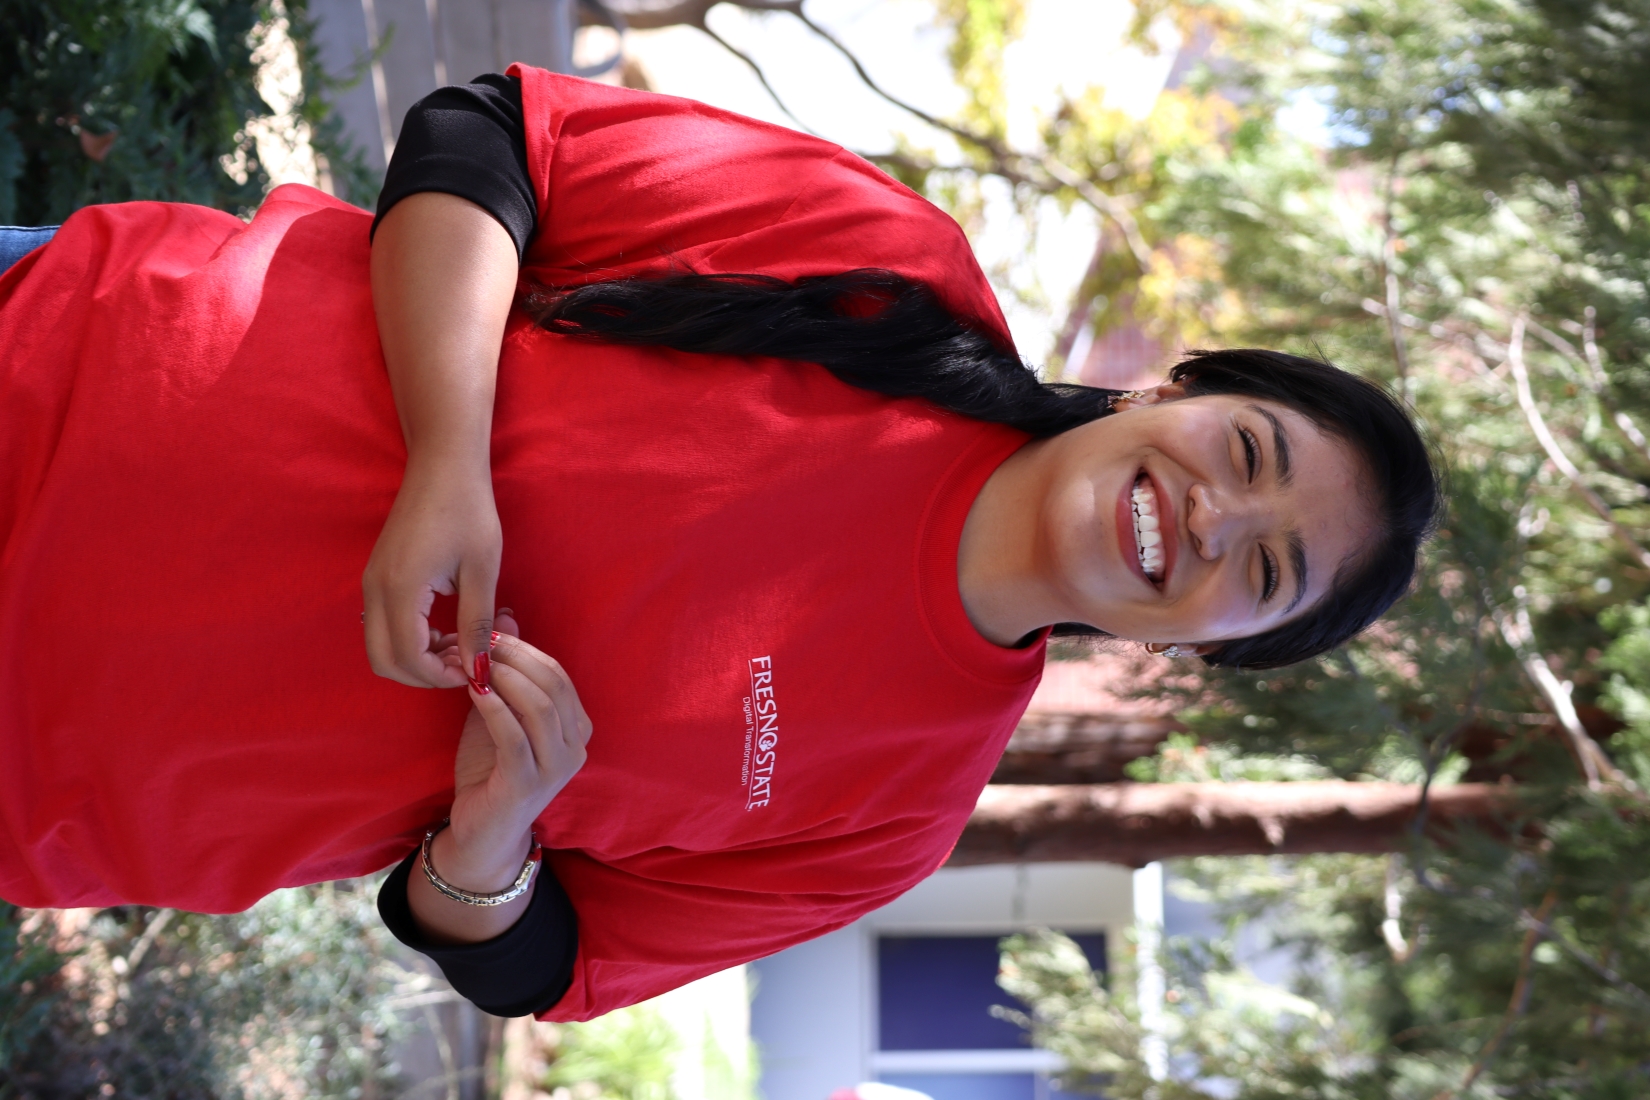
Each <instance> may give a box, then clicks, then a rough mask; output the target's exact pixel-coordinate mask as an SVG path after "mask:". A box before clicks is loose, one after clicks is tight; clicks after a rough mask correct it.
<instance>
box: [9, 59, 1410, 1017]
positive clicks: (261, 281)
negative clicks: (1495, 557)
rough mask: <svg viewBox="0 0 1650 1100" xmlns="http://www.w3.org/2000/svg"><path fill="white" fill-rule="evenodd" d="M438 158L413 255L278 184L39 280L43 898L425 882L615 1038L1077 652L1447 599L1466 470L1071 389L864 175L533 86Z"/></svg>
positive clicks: (118, 239)
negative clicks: (1077, 634)
mask: <svg viewBox="0 0 1650 1100" xmlns="http://www.w3.org/2000/svg"><path fill="white" fill-rule="evenodd" d="M518 81H519V83H517V82H518ZM455 97H456V98H455ZM466 97H468V98H466ZM501 134H502V135H505V136H504V137H502V138H501V137H500V136H499V135H501ZM512 135H514V136H512ZM444 137H445V138H447V139H450V140H447V141H445V142H444V141H443V138H444ZM489 148H490V149H492V152H491V153H488V152H487V151H486V150H487V149H489ZM476 150H479V152H477V151H476ZM396 159H397V165H398V166H397V167H396V168H394V169H392V172H391V176H390V179H389V180H388V181H387V183H386V188H385V199H384V201H383V202H382V203H381V205H380V209H381V211H383V213H382V214H381V220H380V221H379V223H378V225H377V232H376V237H375V239H374V240H373V243H372V245H371V248H370V252H369V249H368V244H367V237H368V225H367V224H366V217H365V215H363V214H361V213H360V212H358V211H355V210H353V209H352V208H348V207H346V206H344V204H342V203H338V202H336V201H333V200H331V199H328V198H327V197H325V196H322V195H319V194H318V193H316V192H314V191H311V190H308V189H303V188H281V189H278V190H277V191H275V192H273V193H272V194H271V196H270V197H269V199H268V201H267V202H266V203H265V205H264V206H263V208H262V209H261V210H260V211H259V213H258V216H257V217H256V218H255V219H254V220H253V222H252V223H251V225H249V226H243V225H242V224H241V223H239V222H237V221H235V220H234V219H232V218H229V217H227V216H226V215H222V214H218V213H215V212H211V211H205V210H200V209H197V208H190V207H179V206H169V205H162V204H129V205H127V206H121V207H103V208H91V209H88V210H85V211H82V212H80V213H78V214H76V215H75V217H73V218H71V219H70V220H69V221H68V222H67V223H66V224H65V225H64V227H63V229H62V230H61V231H60V233H59V234H58V236H57V237H56V238H54V239H53V241H52V243H51V244H50V245H49V246H48V247H46V248H44V249H41V250H39V251H36V252H33V253H31V254H30V255H29V256H27V257H25V258H24V259H23V260H21V261H19V262H18V264H17V265H16V266H15V267H14V268H13V269H12V270H11V271H10V272H8V273H7V274H6V275H4V276H3V277H0V346H3V347H5V348H6V349H7V351H6V354H5V357H4V359H3V361H0V371H3V373H0V417H4V430H0V470H4V471H6V476H5V477H4V479H3V483H0V532H5V539H6V541H5V551H4V557H3V558H0V647H3V648H4V652H5V654H6V656H7V658H8V660H7V661H6V662H5V665H4V671H3V672H0V677H4V679H3V681H0V821H3V824H4V828H0V896H5V897H6V898H8V899H10V900H14V901H17V902H19V903H22V904H27V905H91V904H112V903H115V902H132V903H143V904H163V905H177V906H181V907H187V908H193V909H200V910H208V911H211V910H231V909H236V908H240V907H243V906H245V905H248V904H250V903H251V902H252V901H254V900H256V899H257V898H258V897H260V896H261V895H262V894H264V893H266V892H268V891H269V890H271V889H274V888H277V887H280V886H286V885H294V884H298V883H304V882H313V881H317V880H320V879H326V878H334V877H344V876H351V875H359V874H364V873H367V872H370V871H372V870H375V869H377V868H380V867H383V866H385V865H387V864H389V863H391V862H393V861H394V860H396V859H398V858H402V857H405V858H404V859H403V862H402V864H401V866H399V867H398V868H397V870H396V872H395V873H394V874H393V875H392V876H391V877H390V879H389V880H388V881H387V883H386V885H385V888H384V892H383V893H382V894H381V896H380V908H381V910H382V911H383V912H384V915H385V917H386V920H387V921H388V922H389V924H390V926H391V927H392V929H394V930H395V931H396V934H397V935H398V936H401V937H402V938H403V939H404V940H406V941H407V942H409V943H412V944H413V945H414V946H417V947H418V948H419V949H420V950H425V951H426V952H428V953H430V954H431V955H433V956H434V957H436V958H437V959H438V961H440V962H441V964H442V966H443V968H444V969H445V970H447V972H448V974H449V976H450V977H452V978H453V980H454V984H455V985H456V986H458V987H459V988H460V989H461V990H462V991H464V992H466V994H467V995H469V996H471V997H472V998H473V999H475V1000H476V1001H477V1003H479V1004H481V1005H482V1006H483V1007H485V1008H488V1009H489V1010H490V1011H497V1012H501V1013H522V1012H536V1013H539V1014H541V1015H544V1016H547V1017H549V1018H555V1019H579V1018H587V1017H590V1016H593V1015H598V1014H600V1013H602V1012H605V1011H609V1010H611V1009H613V1008H616V1007H619V1006H621V1005H624V1004H628V1003H631V1002H633V1001H636V1000H639V999H641V998H643V997H647V996H651V995H653V994H656V993H658V992H661V991H663V990H664V989H668V988H671V987H673V986H675V985H678V984H680V983H682V982H684V981H688V980H691V979H693V978H695V977H699V976H701V975H703V974H706V973H710V972H712V971H715V970H717V969H720V968H723V967H726V966H729V965H732V964H734V963H737V962H740V961H744V960H748V959H751V958H757V957H760V956H762V955H766V954H769V953H771V952H773V951H777V950H780V949H782V948H784V947H786V946H789V945H790V944H793V943H796V942H799V941H800V940H803V939H806V938H809V937H811V936H815V935H819V934H821V933H823V932H826V931H829V930H831V929H833V928H836V927H840V926H841V925H843V924H846V923H848V922H849V921H851V920H853V919H855V918H857V917H858V916H859V915H861V914H863V913H865V912H867V911H868V910H870V909H872V908H875V907H877V906H879V905H881V904H884V903H886V902H887V901H889V900H891V899H892V898H893V897H895V896H897V895H898V894H899V893H901V892H902V891H903V890H905V889H907V888H909V887H910V886H911V885H912V884H914V883H915V882H917V881H919V880H920V879H921V878H923V877H924V876H926V875H927V874H929V873H930V872H931V871H932V870H933V869H934V868H935V867H936V866H938V864H939V863H941V862H942V861H943V860H944V858H945V856H946V855H947V853H948V851H949V849H950V846H951V844H952V843H953V842H954V840H955V838H956V836H957V834H958V832H959V831H960V829H961V827H962V825H963V823H964V822H965V821H966V819H967V815H968V813H969V811H970V809H971V808H972V806H973V803H974V800H975V798H976V796H977V794H978V792H979V790H980V788H981V787H982V786H983V785H984V783H985V782H986V780H987V779H988V777H989V775H990V773H991V770H992V768H993V766H994V764H995V762H996V759H997V757H998V755H999V754H1000V752H1001V750H1002V747H1003V745H1004V743H1005V742H1006V740H1007V738H1008V736H1009V734H1010V733H1011V732H1012V729H1013V727H1014V724H1015V722H1016V721H1017V719H1018V718H1019V715H1020V713H1021V712H1022V711H1023V709H1024V706H1025V703H1026V701H1027V700H1028V698H1029V696H1030V694H1031V691H1032V689H1033V687H1034V686H1035V684H1036V680H1037V677H1038V675H1039V673H1040V669H1041V666H1042V659H1043V644H1042V643H1043V640H1044V638H1045V637H1046V635H1047V628H1049V627H1050V626H1053V625H1056V624H1068V625H1069V624H1086V625H1087V627H1088V628H1097V629H1099V630H1103V631H1106V632H1108V633H1111V634H1114V635H1117V636H1120V637H1125V638H1131V639H1134V640H1137V641H1142V642H1146V643H1149V644H1151V645H1152V646H1154V647H1158V648H1173V649H1175V650H1177V651H1178V652H1184V653H1193V654H1197V655H1200V656H1202V657H1203V658H1204V659H1205V660H1210V661H1215V662H1220V663H1227V664H1238V665H1244V666H1247V667H1270V666H1272V665H1275V664H1279V663H1286V662H1287V661H1289V660H1297V659H1300V658H1302V657H1305V656H1309V655H1311V654H1313V653H1317V652H1321V651H1323V650H1324V649H1326V648H1328V647H1331V646H1333V645H1336V644H1338V643H1339V642H1341V641H1343V640H1345V639H1346V638H1348V637H1350V636H1351V635H1352V634H1355V633H1356V632H1357V631H1358V630H1361V629H1362V628H1363V627H1364V626H1366V625H1368V623H1369V622H1370V621H1372V620H1373V619H1374V618H1375V616H1376V615H1378V614H1379V613H1380V612H1381V611H1382V610H1384V608H1385V607H1386V606H1387V605H1389V604H1390V603H1391V601H1392V600H1393V599H1395V598H1396V597H1397V595H1398V594H1400V593H1401V592H1402V590H1403V588H1404V587H1405V586H1406V585H1407V583H1408V581H1409V578H1410V576H1411V573H1412V571H1413V566H1414V560H1415V553H1416V548H1417V546H1418V543H1419V541H1420V539H1421V537H1422V535H1423V534H1424V531H1425V529H1426V526H1427V524H1428V522H1429V521H1430V517H1431V512H1432V507H1433V502H1434V500H1435V490H1434V487H1433V480H1432V475H1431V473H1430V469H1429V467H1428V465H1427V459H1426V454H1425V449H1424V448H1423V447H1422V445H1421V443H1420V441H1419V439H1418V437H1417V436H1416V434H1415V432H1414V429H1413V428H1412V427H1411V426H1410V425H1409V424H1408V422H1407V420H1406V419H1405V418H1404V416H1403V414H1402V412H1401V411H1400V410H1399V409H1398V408H1397V406H1396V405H1394V404H1393V402H1392V401H1391V400H1390V399H1389V398H1387V397H1385V396H1384V395H1383V394H1382V393H1381V392H1380V391H1378V390H1376V389H1375V388H1374V387H1371V386H1368V385H1366V384H1364V383H1362V382H1359V381H1358V380H1356V379H1353V378H1351V377H1350V376H1348V375H1344V374H1342V373H1340V372H1338V371H1335V370H1333V369H1332V368H1328V367H1326V366H1324V365H1322V364H1317V363H1313V362H1311V361H1307V360H1301V359H1297V358H1294V357H1291V356H1283V355H1278V354H1275V353H1269V352H1226V353H1214V354H1209V355H1204V356H1195V357H1193V358H1192V359H1190V360H1189V361H1188V362H1186V363H1183V364H1181V366H1180V367H1178V368H1176V371H1175V374H1174V376H1173V380H1172V381H1171V382H1170V383H1169V384H1167V385H1165V386H1162V387H1158V388H1157V389H1155V390H1152V391H1147V392H1144V393H1138V394H1130V395H1123V396H1122V397H1121V398H1120V399H1118V400H1116V401H1115V402H1113V403H1111V407H1108V402H1107V401H1106V400H1105V398H1106V397H1107V395H1106V394H1104V393H1102V392H1100V391H1093V390H1085V389H1082V388H1081V387H1047V386H1042V385H1039V384H1038V383H1036V381H1035V379H1034V377H1033V376H1031V375H1030V373H1029V372H1027V371H1025V370H1024V369H1023V368H1022V367H1021V366H1020V365H1019V363H1018V361H1017V360H1016V359H1014V357H1013V356H1012V354H1011V353H1010V351H1009V350H1008V349H1009V341H1008V336H1007V332H1006V329H1005V326H1004V325H1003V322H1002V318H1001V315H1000V313H999V312H998V311H997V308H996V305H995V302H994V299H993V297H992V294H991V291H990V288H989V287H988V285H987V284H986V282H985V280H984V277H983V276H982V275H981V273H980V272H979V269H978V267H977V265H976V264H975V263H974V261H973V258H972V256H971V254H970V252H969V249H968V245H967V242H966V241H965V240H964V239H963V237H962V235H961V233H960V231H958V229H957V227H956V225H955V223H953V222H952V221H951V220H950V219H949V218H947V217H945V216H944V215H943V214H941V213H940V212H938V211H937V210H935V209H934V208H933V207H931V206H929V205H928V204H927V203H925V202H923V201H922V200H921V199H919V198H918V197H916V196H915V195H913V194H912V193H910V192H909V191H907V190H905V189H904V188H902V187H900V186H899V185H897V184H895V183H893V182H892V181H890V180H888V179H887V178H886V177H884V176H882V175H881V174H880V173H879V172H877V171H876V170H875V169H872V168H870V167H869V166H867V165H865V164H864V163H863V162H861V161H859V160H858V159H857V158H855V157H852V156H851V155H849V154H847V153H845V152H844V151H842V150H840V149H837V148H836V147H834V146H829V145H826V144H825V143H822V142H818V141H815V140H813V139H809V138H804V137H801V136H799V135H796V134H793V133H791V132H789V131H783V130H778V129H775V128H772V127H767V126H763V125H761V124H757V123H753V122H751V121H749V120H746V119H741V118H738V117H737V116H732V115H727V114H725V113H723V112H718V111H714V110H711V109H709V108H706V107H704V106H702V105H699V104H693V103H690V102H687V101H681V100H673V99H669V98H668V97H662V96H652V95H646V94H642V93H635V92H630V91H625V90H622V89H612V88H606V87H602V86H600V85H593V84H588V83H585V82H581V81H576V80H572V79H569V78H564V77H556V76H552V75H550V74H548V73H543V72H541V71H538V70H533V69H528V68H523V67H519V66H518V67H514V68H512V70H511V78H510V79H506V78H490V82H487V83H481V84H478V85H473V86H471V87H470V89H469V90H468V91H467V92H464V91H457V92H455V91H451V90H449V91H448V92H446V93H438V94H437V96H435V97H432V101H427V103H426V105H425V106H424V108H423V109H422V111H421V112H420V113H415V117H409V121H408V125H407V129H406V130H405V131H404V133H403V137H402V150H401V152H400V153H398V155H397V158H396ZM477 179H482V180H483V181H484V182H483V183H482V184H481V185H477V184H476V183H475V180H477ZM466 196H469V197H466ZM518 256H519V258H520V269H519V276H520V288H521V289H525V290H528V291H530V293H529V294H528V295H527V297H526V299H525V301H526V306H527V308H525V309H515V310H512V309H511V303H512V302H513V301H515V300H517V291H518V268H517V264H518ZM735 276H737V277H735ZM375 308H376V314H375V312H374V309H375ZM375 316H376V323H374V321H375ZM380 334H381V335H382V342H381V344H380ZM815 363H818V364H823V366H824V367H826V368H828V369H821V368H820V366H815V365H813V364H815ZM495 391H496V392H495ZM1108 411H1115V412H1117V413H1118V414H1119V415H1114V416H1106V415H1105V413H1107V412H1108ZM503 533H507V535H508V539H507V540H506V539H504V538H503ZM501 547H502V549H501ZM363 562H366V563H367V568H366V573H365V576H364V579H363V578H362V576H361V573H360V569H361V565H362V563H363ZM495 581H496V583H495ZM357 585H360V587H357ZM495 591H496V593H497V597H498V599H499V600H501V601H503V602H506V603H508V604H509V605H510V606H511V607H513V608H515V609H516V610H517V611H518V612H519V613H520V622H521V623H522V624H523V625H524V626H525V628H526V633H527V635H528V636H529V637H531V638H532V640H533V642H534V643H535V644H533V645H529V644H528V643H527V642H526V641H525V640H522V639H520V638H518V637H516V635H517V634H518V633H519V632H518V631H517V629H516V616H515V614H514V613H512V614H508V615H507V614H505V613H504V612H502V611H501V612H499V613H498V615H497V616H496V622H495V621H494V620H495V615H494V613H493V610H492V608H493V606H494V602H495ZM455 592H456V605H455V603H454V602H452V601H447V600H437V599H436V594H437V593H455ZM363 596H364V601H363ZM363 602H364V608H363ZM362 624H364V628H365V634H366V642H367V651H368V654H369V658H370V663H371V666H372V669H375V670H376V671H378V672H379V673H381V674H382V675H381V677H380V678H376V679H375V678H374V677H372V675H371V672H370V671H369V670H368V668H367V667H366V663H365V662H362V661H361V660H360V659H359V657H358V653H359V649H358V648H357V647H358V645H359V637H360V635H357V634H356V633H355V631H356V630H357V629H360V628H361V625H362ZM495 627H496V628H497V631H496V633H495V629H494V628H495ZM460 628H461V629H460ZM546 654H554V655H555V657H556V659H557V660H558V661H559V662H560V664H559V665H558V664H556V663H554V662H552V661H551V660H550V659H549V657H548V656H546ZM489 667H490V668H491V675H489ZM466 679H468V680H469V684H470V686H469V690H468V693H467V695H468V698H467V699H466V700H462V701H461V700H460V699H459V697H458V695H457V693H456V692H408V691H405V690H403V689H402V688H401V687H400V686H399V685H398V684H395V683H392V682H390V681H391V680H397V681H400V682H402V683H407V684H416V685H425V686H432V687H453V688H456V687H459V686H461V685H463V684H464V683H465V682H466ZM575 685H576V689H575ZM471 706H473V709H469V708H470V707H471ZM467 710H468V717H466V711H467ZM587 712H588V713H587ZM460 728H462V729H463V733H462V735H461V736H460V738H459V743H458V763H457V768H456V773H455V771H454V770H452V768H453V766H452V763H451V762H452V760H453V755H452V754H453V750H454V731H455V730H458V729H460ZM592 728H594V729H595V730H596V731H597V733H596V735H595V736H594V737H592V736H591V733H590V731H591V729H592ZM586 752H588V758H586V756H585V754H586ZM581 766H582V770H581ZM575 772H577V775H576V777H575V776H574V773H575ZM455 780H456V782H455ZM449 816H450V818H451V827H450V828H442V827H440V826H439V825H438V823H439V822H441V821H442V819H443V818H445V817H449ZM529 827H531V834H530V833H529ZM421 841H422V842H423V843H422V844H421V843H420V842H421ZM535 841H536V842H537V843H540V844H542V845H543V851H544V855H543V865H542V869H539V865H538V864H535V863H534V862H533V861H532V860H531V859H530V858H528V853H529V851H530V849H531V848H532V847H533V845H534V843H535ZM409 850H411V854H410V855H409V854H408V853H409ZM478 902H480V903H483V904H477V903H478ZM485 903H495V904H485Z"/></svg>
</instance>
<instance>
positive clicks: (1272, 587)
mask: <svg viewBox="0 0 1650 1100" xmlns="http://www.w3.org/2000/svg"><path fill="white" fill-rule="evenodd" d="M1260 575H1261V591H1260V602H1261V603H1266V602H1267V601H1268V600H1270V599H1271V598H1272V597H1273V596H1274V595H1276V594H1277V591H1278V560H1277V559H1276V558H1274V557H1273V556H1272V554H1271V552H1270V551H1269V550H1267V549H1266V547H1264V546H1263V547H1261V548H1260Z"/></svg>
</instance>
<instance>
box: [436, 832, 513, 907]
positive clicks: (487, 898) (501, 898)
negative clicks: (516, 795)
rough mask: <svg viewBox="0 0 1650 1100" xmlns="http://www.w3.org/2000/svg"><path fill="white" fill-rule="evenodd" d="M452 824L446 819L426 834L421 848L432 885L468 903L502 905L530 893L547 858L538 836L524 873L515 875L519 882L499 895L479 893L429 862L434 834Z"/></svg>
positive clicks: (455, 899)
mask: <svg viewBox="0 0 1650 1100" xmlns="http://www.w3.org/2000/svg"><path fill="white" fill-rule="evenodd" d="M450 823H451V822H450V821H443V822H442V823H441V824H439V825H437V826H436V827H435V828H433V829H431V830H429V831H428V832H426V833H425V834H424V845H423V848H422V849H421V850H420V856H421V860H420V862H421V863H422V865H423V867H424V877H425V878H427V879H429V880H430V885H431V886H434V887H435V888H436V889H437V890H440V891H441V892H442V893H443V894H445V895H447V896H448V897H450V898H452V899H453V900H454V901H461V902H463V903H464V904H465V905H503V904H505V903H506V902H511V901H515V900H516V899H517V898H519V897H521V895H523V894H525V893H526V892H527V888H528V887H530V886H532V885H533V871H534V870H535V869H536V868H537V867H538V865H539V864H540V863H541V862H542V861H543V859H544V848H543V846H542V845H540V844H539V842H538V838H536V837H534V838H533V850H532V851H530V852H528V853H527V862H525V863H523V864H522V865H521V874H519V875H517V876H516V881H515V882H513V883H511V884H510V886H509V887H507V888H506V889H503V890H500V891H499V892H498V893H496V894H477V893H474V892H472V891H469V890H461V889H459V888H458V887H457V886H454V885H453V884H452V883H450V882H448V881H447V880H446V879H444V878H442V877H441V876H440V875H438V874H436V871H435V864H434V863H432V862H431V861H430V845H431V843H432V842H433V841H434V840H435V835H436V834H437V833H439V832H440V831H441V830H443V829H445V828H446V827H447V826H448V825H449V824H450Z"/></svg>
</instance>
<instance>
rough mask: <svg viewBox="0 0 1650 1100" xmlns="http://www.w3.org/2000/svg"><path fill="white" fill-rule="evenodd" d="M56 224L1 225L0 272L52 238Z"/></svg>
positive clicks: (55, 230)
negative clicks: (33, 226)
mask: <svg viewBox="0 0 1650 1100" xmlns="http://www.w3.org/2000/svg"><path fill="white" fill-rule="evenodd" d="M56 232H57V226H55V225H43V226H40V227H39V228H29V227H25V226H20V225H0V272H3V271H5V270H6V268H8V267H10V266H11V265H12V264H14V263H16V262H17V261H18V260H21V259H22V258H23V257H24V256H27V255H28V254H29V253H30V252H33V251H34V250H35V249H37V248H39V247H40V246H41V245H43V244H45V243H46V242H47V241H49V240H51V239H52V234H53V233H56Z"/></svg>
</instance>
